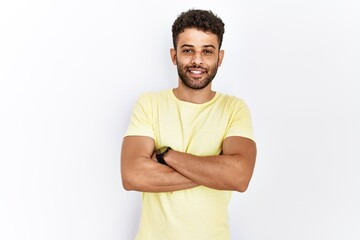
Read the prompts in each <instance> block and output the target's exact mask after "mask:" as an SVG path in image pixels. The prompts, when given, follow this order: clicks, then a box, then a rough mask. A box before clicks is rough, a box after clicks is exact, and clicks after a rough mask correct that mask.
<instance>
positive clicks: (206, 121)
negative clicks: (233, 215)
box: [125, 89, 254, 240]
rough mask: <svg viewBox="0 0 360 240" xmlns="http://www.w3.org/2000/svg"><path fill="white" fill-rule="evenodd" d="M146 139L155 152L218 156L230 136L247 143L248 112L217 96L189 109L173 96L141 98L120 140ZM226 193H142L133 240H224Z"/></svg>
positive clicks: (165, 93)
mask: <svg viewBox="0 0 360 240" xmlns="http://www.w3.org/2000/svg"><path fill="white" fill-rule="evenodd" d="M134 135H135V136H148V137H151V138H153V139H154V141H155V148H156V149H158V148H160V147H163V146H169V147H171V148H172V149H174V150H176V151H181V152H186V153H190V154H194V155H197V156H210V155H219V154H220V153H221V150H222V149H221V147H222V143H223V141H224V139H225V138H227V137H230V136H242V137H246V138H250V139H254V138H253V128H252V121H251V117H250V112H249V109H248V107H247V105H246V104H245V102H244V101H243V100H242V99H239V98H237V97H234V96H229V95H225V94H221V93H218V92H217V93H216V94H215V96H214V97H213V98H212V99H211V100H210V101H208V102H206V103H202V104H194V103H190V102H185V101H181V100H179V99H177V98H176V96H175V95H174V93H173V91H172V90H171V89H170V90H163V91H160V92H151V93H144V94H142V95H141V96H140V97H139V98H138V100H137V102H136V104H135V107H134V109H133V112H132V116H131V119H130V124H129V127H128V130H127V132H126V134H125V136H134ZM230 198H231V191H224V190H216V189H211V188H208V187H205V186H198V187H195V188H191V189H186V190H179V191H174V192H163V193H147V192H144V193H143V197H142V213H141V221H140V226H139V229H138V233H137V236H136V240H205V239H206V240H228V239H230V231H229V225H228V212H227V208H228V203H229V201H230Z"/></svg>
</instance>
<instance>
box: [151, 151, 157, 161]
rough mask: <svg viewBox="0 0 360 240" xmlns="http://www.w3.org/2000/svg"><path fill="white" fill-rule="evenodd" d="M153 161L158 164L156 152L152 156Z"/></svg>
mask: <svg viewBox="0 0 360 240" xmlns="http://www.w3.org/2000/svg"><path fill="white" fill-rule="evenodd" d="M151 160H153V161H155V162H158V160H157V158H156V150H155V151H154V152H153V154H152V155H151Z"/></svg>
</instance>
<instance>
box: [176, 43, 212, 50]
mask: <svg viewBox="0 0 360 240" xmlns="http://www.w3.org/2000/svg"><path fill="white" fill-rule="evenodd" d="M184 47H194V45H190V44H183V45H181V47H180V48H184ZM202 47H204V48H213V49H216V48H215V46H214V45H212V44H208V45H203V46H202Z"/></svg>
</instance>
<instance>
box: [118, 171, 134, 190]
mask: <svg viewBox="0 0 360 240" xmlns="http://www.w3.org/2000/svg"><path fill="white" fill-rule="evenodd" d="M121 180H122V186H123V188H124V189H125V190H126V191H133V190H135V189H136V187H135V186H136V183H135V182H134V178H131V177H130V176H126V175H122V178H121Z"/></svg>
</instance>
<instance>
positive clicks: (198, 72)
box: [191, 71, 201, 74]
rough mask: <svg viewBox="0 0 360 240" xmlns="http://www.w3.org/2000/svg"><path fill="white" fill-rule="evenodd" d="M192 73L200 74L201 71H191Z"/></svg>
mask: <svg viewBox="0 0 360 240" xmlns="http://www.w3.org/2000/svg"><path fill="white" fill-rule="evenodd" d="M191 72H192V73H195V74H200V73H201V71H191Z"/></svg>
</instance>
